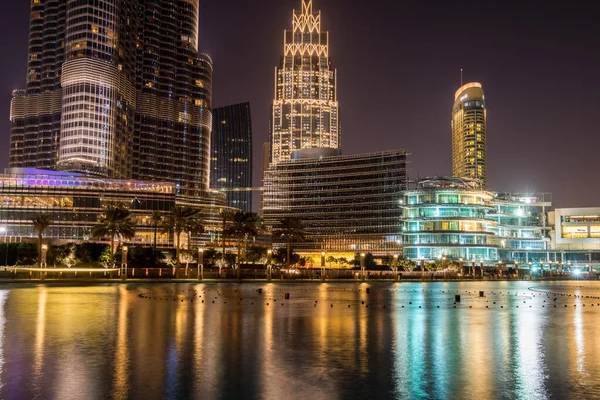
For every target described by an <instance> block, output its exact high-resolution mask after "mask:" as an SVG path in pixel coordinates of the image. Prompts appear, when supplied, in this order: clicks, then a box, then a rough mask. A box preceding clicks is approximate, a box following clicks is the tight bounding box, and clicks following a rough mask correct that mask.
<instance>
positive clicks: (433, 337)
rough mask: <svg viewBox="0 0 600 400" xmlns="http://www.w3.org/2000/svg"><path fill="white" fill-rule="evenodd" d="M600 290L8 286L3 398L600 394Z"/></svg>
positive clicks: (3, 298) (550, 286)
mask: <svg viewBox="0 0 600 400" xmlns="http://www.w3.org/2000/svg"><path fill="white" fill-rule="evenodd" d="M258 288H263V289H264V293H263V294H259V293H257V289H258ZM367 288H370V293H367V291H366V289H367ZM479 290H483V291H485V295H486V297H484V298H479ZM288 292H289V293H290V294H291V300H289V301H288V300H284V294H285V293H288ZM457 293H458V294H460V295H461V302H460V303H458V304H456V307H457V308H456V309H455V308H454V306H455V304H454V296H455V294H457ZM561 294H567V295H561ZM569 295H571V296H569ZM574 295H580V296H583V297H581V298H580V297H574ZM597 295H598V296H600V284H599V283H595V282H568V283H535V282H533V283H531V282H521V283H518V282H512V283H507V282H497V283H495V282H488V283H476V282H475V283H430V284H420V283H403V284H375V285H368V284H316V285H315V284H297V285H285V284H273V285H269V284H256V285H255V284H243V285H237V284H207V285H195V284H190V285H186V284H164V285H158V284H154V285H153V284H129V285H105V286H76V287H64V286H52V285H40V286H22V287H17V286H15V285H12V286H8V285H4V286H0V326H1V327H2V328H1V329H0V398H2V399H31V398H34V399H109V398H114V399H126V398H129V399H185V398H196V399H235V398H243V399H296V398H299V399H311V400H316V399H387V398H411V399H417V398H433V399H447V398H471V399H488V398H504V399H546V398H557V399H566V398H600V334H598V332H597V326H598V324H599V323H600V306H599V305H598V304H599V303H600V299H592V298H587V297H586V296H597ZM198 296H201V297H198ZM154 298H156V299H154ZM240 298H242V299H240ZM554 299H556V300H554ZM182 300H183V302H182ZM192 300H193V302H192ZM202 300H204V301H205V302H204V303H202ZM213 301H214V303H213ZM363 301H364V303H365V304H362V302H363ZM411 302H412V304H410V303H411ZM494 302H495V303H496V304H494ZM267 303H268V305H267ZM282 303H283V305H282ZM592 304H593V306H592ZM332 305H333V307H332ZM555 305H556V307H554V306H555ZM565 305H567V307H565ZM584 305H585V306H584ZM348 306H350V307H348ZM367 306H368V307H367ZM384 306H385V308H384ZM517 306H518V308H517ZM419 307H421V308H419ZM438 307H439V308H438ZM471 307H472V308H471ZM486 307H489V308H486ZM501 307H503V308H501ZM530 307H531V308H530Z"/></svg>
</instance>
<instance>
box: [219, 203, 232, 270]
mask: <svg viewBox="0 0 600 400" xmlns="http://www.w3.org/2000/svg"><path fill="white" fill-rule="evenodd" d="M235 214H236V212H235V210H233V209H231V208H221V209H220V210H219V216H221V222H222V223H223V226H222V231H221V232H222V234H221V236H222V237H221V239H222V241H223V260H224V259H225V247H226V246H227V243H226V242H225V236H226V235H227V223H228V222H229V221H231V220H232V219H233V217H234V215H235Z"/></svg>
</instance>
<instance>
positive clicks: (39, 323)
mask: <svg viewBox="0 0 600 400" xmlns="http://www.w3.org/2000/svg"><path fill="white" fill-rule="evenodd" d="M47 296H48V293H47V289H46V287H41V288H40V295H39V298H40V299H39V302H38V311H37V317H36V322H35V344H34V348H35V352H34V359H33V373H32V379H33V386H34V391H35V392H39V390H40V389H41V385H42V384H41V382H40V380H41V378H42V376H43V374H42V366H43V364H44V349H45V347H44V343H45V338H46V301H47Z"/></svg>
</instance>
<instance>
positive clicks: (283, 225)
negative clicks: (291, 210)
mask: <svg viewBox="0 0 600 400" xmlns="http://www.w3.org/2000/svg"><path fill="white" fill-rule="evenodd" d="M305 237H306V230H305V228H304V224H303V223H302V221H301V220H300V219H299V218H295V217H285V218H282V219H281V220H279V226H278V229H276V230H275V231H274V232H273V238H278V239H284V240H285V241H286V243H287V258H286V260H287V265H288V267H289V265H290V261H291V250H292V247H291V244H292V242H293V241H301V240H304V239H305Z"/></svg>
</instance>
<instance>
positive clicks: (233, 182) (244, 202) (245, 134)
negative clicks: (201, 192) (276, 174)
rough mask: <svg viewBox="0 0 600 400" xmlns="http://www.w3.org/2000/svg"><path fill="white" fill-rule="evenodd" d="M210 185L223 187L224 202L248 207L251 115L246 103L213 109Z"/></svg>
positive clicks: (248, 105)
mask: <svg viewBox="0 0 600 400" xmlns="http://www.w3.org/2000/svg"><path fill="white" fill-rule="evenodd" d="M213 115H214V118H213V130H212V139H211V150H210V151H211V163H210V186H211V188H213V189H217V190H218V189H226V193H227V205H229V206H230V207H235V208H239V209H241V210H244V211H246V212H251V211H252V191H251V190H250V188H251V187H252V117H251V115H250V103H242V104H235V105H231V106H227V107H219V108H215V109H214V110H213Z"/></svg>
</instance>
